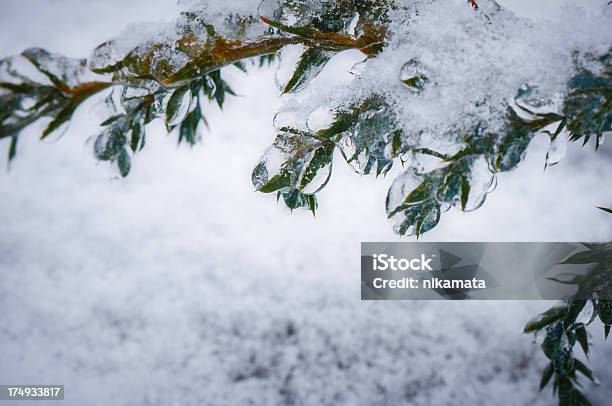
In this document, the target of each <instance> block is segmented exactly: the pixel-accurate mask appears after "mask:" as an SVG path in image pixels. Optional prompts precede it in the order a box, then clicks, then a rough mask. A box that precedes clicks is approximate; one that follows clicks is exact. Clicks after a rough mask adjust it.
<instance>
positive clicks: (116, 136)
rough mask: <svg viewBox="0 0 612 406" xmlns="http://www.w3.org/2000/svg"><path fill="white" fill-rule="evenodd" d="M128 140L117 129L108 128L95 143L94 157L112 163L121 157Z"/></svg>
mask: <svg viewBox="0 0 612 406" xmlns="http://www.w3.org/2000/svg"><path fill="white" fill-rule="evenodd" d="M126 143H127V138H126V136H125V134H124V133H123V131H121V130H120V129H118V128H117V127H108V128H106V129H105V130H104V131H102V133H100V134H99V135H98V136H97V137H96V140H95V142H94V146H93V148H94V155H95V156H96V158H98V159H99V160H101V161H110V160H113V159H115V158H117V157H118V156H119V154H120V153H121V151H122V150H123V147H124V146H125V145H126Z"/></svg>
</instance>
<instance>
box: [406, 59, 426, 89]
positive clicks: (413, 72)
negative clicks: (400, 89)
mask: <svg viewBox="0 0 612 406" xmlns="http://www.w3.org/2000/svg"><path fill="white" fill-rule="evenodd" d="M427 72H428V69H427V67H426V66H425V65H424V64H422V63H421V62H419V61H418V60H417V59H414V58H413V59H411V60H409V61H408V62H406V63H405V64H404V65H403V66H402V68H401V70H400V81H401V82H402V83H403V84H404V85H405V87H406V88H407V89H408V90H410V91H411V92H412V93H420V92H422V91H423V89H424V88H425V86H426V85H427V83H429V79H428V77H427Z"/></svg>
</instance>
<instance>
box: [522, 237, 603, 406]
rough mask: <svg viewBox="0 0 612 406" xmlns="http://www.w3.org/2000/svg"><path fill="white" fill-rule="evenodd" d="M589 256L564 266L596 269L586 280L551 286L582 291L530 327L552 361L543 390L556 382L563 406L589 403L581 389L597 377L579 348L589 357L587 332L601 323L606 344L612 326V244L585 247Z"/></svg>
mask: <svg viewBox="0 0 612 406" xmlns="http://www.w3.org/2000/svg"><path fill="white" fill-rule="evenodd" d="M584 245H585V246H586V247H587V250H585V251H582V252H579V253H577V254H573V255H571V256H570V257H569V258H567V259H565V260H564V261H563V262H562V264H592V268H591V270H590V271H589V272H588V273H587V274H585V275H564V276H563V279H561V278H551V279H552V280H554V281H556V282H559V283H563V284H569V285H576V286H577V288H578V290H577V292H576V294H574V295H573V296H572V297H571V298H569V299H568V300H566V301H565V302H564V303H562V304H560V305H557V306H555V307H552V308H551V309H549V310H547V311H546V312H544V313H542V314H541V315H539V316H538V317H536V318H535V319H534V320H532V321H530V322H529V323H527V325H526V326H525V328H524V332H525V333H535V334H539V333H543V334H544V341H543V342H542V351H543V352H544V355H545V356H546V357H547V358H548V359H549V360H550V362H549V364H548V366H547V367H546V368H545V369H544V371H543V373H542V380H541V383H540V390H542V389H543V388H544V387H546V386H547V385H548V384H549V383H550V382H551V381H552V388H553V393H554V394H557V395H558V397H559V405H561V406H581V405H590V404H591V403H590V402H589V400H588V399H587V397H586V396H585V395H584V393H583V391H582V389H581V383H580V376H582V377H583V378H587V379H589V380H590V381H592V382H596V383H597V380H596V378H595V376H594V375H593V371H592V370H591V369H590V368H589V367H588V366H587V365H586V364H585V363H583V362H582V361H580V360H579V359H578V358H576V357H575V355H574V346H575V344H576V343H578V344H579V345H580V347H581V348H582V351H583V352H584V354H585V355H586V356H587V358H588V356H589V348H590V343H589V335H588V332H587V328H588V327H589V326H590V325H591V324H592V323H593V322H594V321H595V320H596V319H597V318H599V320H600V321H601V322H602V323H603V326H604V334H605V337H606V338H607V337H608V335H609V333H610V328H611V325H612V300H609V298H610V297H612V243H606V244H584Z"/></svg>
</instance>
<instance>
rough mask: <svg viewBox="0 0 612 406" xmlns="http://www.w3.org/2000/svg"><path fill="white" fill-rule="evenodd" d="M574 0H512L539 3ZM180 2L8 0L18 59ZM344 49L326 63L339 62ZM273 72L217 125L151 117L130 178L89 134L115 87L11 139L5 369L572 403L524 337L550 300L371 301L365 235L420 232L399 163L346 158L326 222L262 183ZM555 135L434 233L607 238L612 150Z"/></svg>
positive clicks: (26, 374) (73, 397)
mask: <svg viewBox="0 0 612 406" xmlns="http://www.w3.org/2000/svg"><path fill="white" fill-rule="evenodd" d="M561 3H571V1H570V0H564V1H561V2H559V1H553V0H547V1H542V2H538V6H537V8H533V7H534V6H533V2H529V1H527V0H521V1H512V2H510V1H505V2H502V4H504V5H508V6H509V7H512V8H514V9H516V10H517V12H519V13H523V14H531V15H538V16H554V14H555V10H557V9H558V7H560V6H561ZM176 13H177V7H176V4H175V1H174V0H164V1H161V0H160V1H156V2H152V1H146V0H131V1H125V0H104V1H92V0H88V1H84V0H80V1H79V0H3V1H2V2H1V3H0V57H5V56H9V55H12V54H17V53H19V52H21V51H22V50H23V49H25V48H28V47H31V46H41V47H44V48H47V49H48V50H50V51H52V52H59V53H62V54H65V55H68V56H73V57H86V56H88V55H89V52H90V51H91V49H93V47H95V46H96V45H97V44H99V43H101V42H103V41H104V40H106V39H108V38H110V37H113V36H115V35H116V34H118V33H119V32H121V30H122V29H123V28H124V26H125V25H127V24H128V23H131V22H138V21H160V20H170V19H173V18H174V17H175V16H176ZM346 58H350V55H349V56H346ZM344 65H345V64H343V61H342V57H340V58H338V60H337V61H334V62H333V64H332V66H331V68H330V69H328V70H327V72H325V73H324V74H323V76H322V77H320V78H317V79H316V80H330V81H334V80H341V75H346V74H347V73H346V70H345V69H344ZM273 76H274V69H273V68H264V69H261V70H256V69H253V70H252V71H251V72H250V73H249V74H248V75H245V74H244V73H242V72H240V71H238V70H236V69H233V68H232V69H227V73H226V77H227V78H228V80H229V81H230V83H231V84H232V85H233V86H234V88H235V90H237V91H238V92H239V93H240V97H235V98H231V99H229V100H228V101H227V104H226V107H225V109H224V111H223V112H221V111H219V109H218V108H216V107H214V106H212V105H211V106H210V107H209V108H208V109H206V114H207V119H208V120H209V123H210V130H208V131H206V132H205V133H204V134H203V142H202V143H201V144H200V145H197V146H196V147H194V148H192V149H190V148H188V147H186V146H180V147H178V148H177V146H176V135H170V136H166V135H165V130H164V128H163V126H162V125H161V124H160V123H154V124H153V125H151V128H149V133H148V143H147V146H146V148H145V149H144V151H143V152H142V153H141V154H139V155H138V156H137V157H136V159H135V160H134V162H133V169H132V173H131V174H130V176H129V177H128V178H127V179H117V178H116V177H115V175H114V173H113V172H112V171H111V170H110V169H109V168H108V166H107V165H106V164H104V163H100V164H98V163H96V162H95V160H94V158H93V156H92V153H91V145H90V144H86V142H85V141H86V140H87V138H88V137H89V136H91V135H93V134H95V132H96V125H97V123H98V121H99V120H98V118H97V116H96V113H95V110H96V103H99V101H94V102H88V103H87V104H86V105H84V106H83V107H82V108H81V109H80V110H79V113H78V114H77V115H76V117H75V119H74V121H73V123H72V125H71V127H70V129H69V130H68V132H67V133H66V135H65V136H64V137H63V138H61V139H60V140H58V141H55V142H52V143H49V142H44V143H41V142H39V141H38V135H39V134H40V132H41V127H40V126H33V127H32V128H30V129H28V130H26V131H25V132H24V133H23V134H22V137H21V139H20V144H19V151H18V156H17V159H16V161H15V162H14V163H13V165H12V167H11V170H10V171H6V170H4V168H6V167H7V162H6V150H7V149H8V143H6V142H3V143H0V149H1V150H2V154H1V158H0V167H1V168H3V169H2V170H1V171H0V384H64V385H65V393H66V395H65V396H66V398H65V399H66V400H65V401H64V402H63V403H58V404H66V405H85V406H88V405H251V404H252V405H277V404H279V405H280V404H297V405H430V404H432V405H433V404H435V405H438V404H442V405H445V404H470V405H498V404H499V405H504V404H516V405H523V404H554V403H555V401H554V399H553V398H552V396H551V393H550V392H551V391H550V388H547V389H546V390H545V391H544V392H542V393H541V394H538V392H537V387H538V384H539V380H540V373H541V370H542V368H543V367H544V366H545V362H546V361H545V359H544V356H543V355H542V354H541V352H540V351H539V349H538V347H537V345H535V344H534V343H533V339H532V337H531V336H525V335H522V334H521V331H522V327H523V325H524V323H525V322H526V321H528V320H529V319H530V318H531V317H533V316H534V315H535V314H536V313H537V312H539V311H541V310H543V309H545V308H547V307H549V306H550V305H551V303H550V302H527V301H523V302H484V301H483V302H452V303H450V302H361V301H360V299H359V286H360V283H359V275H360V271H359V261H360V260H359V254H360V242H361V241H399V240H408V239H400V238H399V237H397V236H395V235H394V234H393V233H392V231H391V225H390V224H389V223H388V222H387V220H386V218H385V211H384V198H385V194H386V190H387V189H388V187H389V185H390V182H391V180H392V179H393V178H394V176H393V174H390V175H389V176H388V177H387V178H379V179H375V178H374V177H360V176H358V175H357V174H354V173H353V172H351V170H350V169H349V168H348V166H347V165H346V164H345V163H343V162H341V160H340V159H338V160H337V161H336V162H335V167H334V174H333V176H332V180H331V182H330V184H329V185H328V187H327V188H326V189H325V190H324V192H323V193H321V195H320V199H319V202H320V209H319V211H318V213H317V217H316V219H315V218H313V216H312V215H311V214H310V213H308V212H306V211H295V212H293V213H291V212H290V211H289V210H288V209H286V208H284V206H283V204H282V203H276V201H275V198H274V197H273V196H271V195H264V194H260V193H255V192H254V191H253V187H252V185H251V181H250V174H251V170H252V168H253V167H254V165H255V164H256V162H257V160H258V158H259V156H260V155H261V153H262V152H263V150H264V149H265V147H266V146H267V145H269V144H270V143H271V142H272V141H273V139H274V129H273V127H272V118H273V115H274V112H275V110H276V108H277V107H278V105H279V92H278V91H277V90H276V88H275V86H274V84H273ZM547 145H548V141H547V140H546V139H545V138H544V137H540V138H537V139H536V140H535V141H534V142H533V144H532V145H531V147H530V149H529V153H528V156H527V159H526V161H525V162H524V163H523V164H522V165H520V167H519V169H517V170H516V171H514V172H511V173H507V174H502V175H501V176H499V179H498V180H499V186H498V188H497V190H496V191H495V192H493V193H492V194H490V195H489V197H488V199H487V202H486V203H485V205H484V206H483V207H482V208H481V209H480V210H477V211H476V212H473V213H468V214H462V213H460V212H458V211H456V210H452V211H451V212H449V213H447V214H445V215H444V217H443V219H442V222H441V224H440V225H439V226H438V227H437V228H436V229H434V230H433V231H431V232H429V233H427V234H426V235H425V236H423V237H422V240H423V241H462V240H463V241H469V240H474V241H479V240H484V241H563V240H567V241H596V240H609V239H610V237H611V236H612V218H611V217H610V216H609V215H606V214H605V213H603V212H601V211H599V210H597V209H595V208H594V206H595V205H607V206H609V205H610V204H612V189H611V188H610V184H611V182H612V160H611V158H612V147H610V145H604V147H603V149H602V150H600V151H599V152H597V153H594V152H593V151H592V150H591V148H589V149H584V150H583V149H581V148H580V146H579V145H577V144H573V145H570V148H569V149H570V150H569V153H568V157H566V159H564V160H563V161H562V162H561V163H560V164H559V165H557V166H554V167H551V168H548V169H547V170H546V171H544V170H543V167H544V160H545V154H546V148H547ZM600 330H601V328H600V325H595V326H594V331H595V334H594V337H593V342H594V348H593V354H592V356H591V360H590V363H591V365H593V367H594V369H595V371H596V373H597V374H598V375H599V377H600V380H601V381H602V385H601V386H600V387H598V388H592V389H591V387H590V385H588V384H587V385H586V386H587V388H588V389H587V390H588V392H589V394H590V396H591V398H592V400H593V401H594V403H595V404H600V405H603V404H605V403H606V400H609V399H610V397H611V396H612V373H610V368H609V363H610V362H612V347H611V346H610V345H608V346H606V345H605V344H604V341H603V336H602V334H601V332H600ZM579 351H580V350H579V349H577V352H579ZM41 403H42V402H41ZM10 404H13V403H12V402H11V403H10ZM53 404H55V403H53Z"/></svg>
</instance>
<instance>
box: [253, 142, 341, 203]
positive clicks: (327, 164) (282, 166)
mask: <svg viewBox="0 0 612 406" xmlns="http://www.w3.org/2000/svg"><path fill="white" fill-rule="evenodd" d="M333 149H334V148H333V144H332V143H331V142H328V141H321V140H318V139H316V138H313V137H310V136H307V135H301V134H293V133H291V132H289V131H282V132H280V133H279V134H278V136H277V137H276V140H275V141H274V144H273V145H272V146H271V147H270V148H268V150H267V151H266V152H265V153H264V155H263V156H262V157H261V159H260V161H259V163H258V164H257V166H256V167H255V169H254V170H253V175H252V181H253V185H254V186H255V189H256V190H259V191H261V192H265V193H270V192H284V191H287V190H291V189H297V190H300V191H301V192H303V193H304V194H314V193H316V192H318V191H320V190H321V189H322V188H323V187H325V185H326V184H327V182H328V180H329V177H330V176H331V170H332V154H333Z"/></svg>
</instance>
